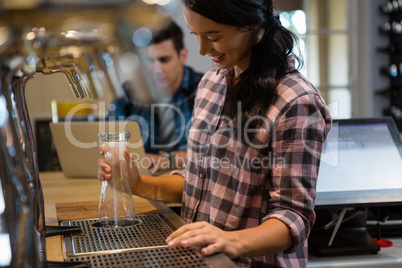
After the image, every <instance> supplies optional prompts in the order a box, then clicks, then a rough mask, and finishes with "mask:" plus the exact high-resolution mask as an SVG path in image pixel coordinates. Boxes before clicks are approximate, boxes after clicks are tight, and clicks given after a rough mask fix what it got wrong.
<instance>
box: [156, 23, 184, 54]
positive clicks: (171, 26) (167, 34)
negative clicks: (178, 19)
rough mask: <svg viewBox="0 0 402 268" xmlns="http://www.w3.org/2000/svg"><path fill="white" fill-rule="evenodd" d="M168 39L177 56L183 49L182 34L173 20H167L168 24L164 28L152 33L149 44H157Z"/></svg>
mask: <svg viewBox="0 0 402 268" xmlns="http://www.w3.org/2000/svg"><path fill="white" fill-rule="evenodd" d="M169 39H172V41H173V46H174V48H175V49H176V51H177V54H179V53H180V51H181V50H182V49H183V48H184V42H183V32H182V30H181V29H180V27H179V26H178V25H177V24H176V23H175V22H174V21H173V20H169V23H168V24H167V25H166V26H165V27H163V28H161V29H159V30H157V31H155V32H154V33H153V37H152V41H151V44H159V43H162V42H163V41H166V40H169Z"/></svg>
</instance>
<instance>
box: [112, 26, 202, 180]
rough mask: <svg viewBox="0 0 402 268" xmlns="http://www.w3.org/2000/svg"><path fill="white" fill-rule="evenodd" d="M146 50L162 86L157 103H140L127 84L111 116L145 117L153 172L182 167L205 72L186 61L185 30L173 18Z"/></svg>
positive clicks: (143, 122) (142, 124)
mask: <svg viewBox="0 0 402 268" xmlns="http://www.w3.org/2000/svg"><path fill="white" fill-rule="evenodd" d="M145 54H146V58H147V61H148V64H149V66H148V67H149V68H150V70H151V71H152V74H153V78H154V81H155V83H156V87H157V88H158V89H159V90H158V94H157V95H158V96H156V100H155V103H154V104H147V105H143V104H142V105H140V104H138V103H136V102H135V96H130V93H129V90H127V85H126V88H125V89H126V90H125V92H126V94H127V96H126V97H125V98H120V99H117V100H114V101H113V102H112V103H111V104H110V105H109V114H108V118H109V120H135V119H134V118H137V119H138V118H140V119H141V122H139V123H140V127H141V132H142V133H141V134H142V137H143V141H144V148H145V152H146V153H147V157H148V159H149V160H150V161H149V163H150V166H149V171H150V172H151V173H156V172H158V171H163V170H166V169H173V168H182V167H183V165H184V164H185V161H186V147H187V137H188V131H189V125H190V120H191V115H192V110H193V107H194V99H195V93H196V89H197V86H198V83H199V81H200V80H201V78H202V75H203V74H201V73H197V72H195V71H194V70H193V69H192V68H190V67H188V66H186V65H185V64H186V61H187V56H188V49H187V48H185V47H184V42H183V32H182V30H181V29H180V27H179V26H178V25H177V24H176V23H175V22H174V21H173V20H170V21H169V23H167V24H166V27H163V28H162V29H160V30H158V31H157V32H154V33H153V37H152V41H151V44H150V45H148V46H147V47H146V49H145Z"/></svg>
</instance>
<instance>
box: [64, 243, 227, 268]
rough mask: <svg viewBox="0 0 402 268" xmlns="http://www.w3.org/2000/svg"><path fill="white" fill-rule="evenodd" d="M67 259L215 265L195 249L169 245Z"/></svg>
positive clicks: (95, 263)
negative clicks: (173, 247) (170, 246)
mask: <svg viewBox="0 0 402 268" xmlns="http://www.w3.org/2000/svg"><path fill="white" fill-rule="evenodd" d="M67 261H80V262H87V263H88V264H89V265H90V266H91V267H150V268H155V267H174V268H188V267H194V268H195V267H201V268H202V267H213V266H212V265H211V263H210V262H209V261H208V259H207V258H206V257H204V256H203V255H201V254H200V253H199V252H197V251H196V250H194V249H190V248H176V249H169V248H167V247H161V248H150V249H139V250H130V251H124V252H120V253H113V254H98V255H86V256H80V257H74V258H68V260H67ZM218 267H226V266H218Z"/></svg>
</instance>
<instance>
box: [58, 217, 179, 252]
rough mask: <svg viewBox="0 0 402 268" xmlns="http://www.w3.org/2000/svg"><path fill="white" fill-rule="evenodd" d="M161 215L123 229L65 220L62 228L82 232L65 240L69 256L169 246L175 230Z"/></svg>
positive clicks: (139, 218)
mask: <svg viewBox="0 0 402 268" xmlns="http://www.w3.org/2000/svg"><path fill="white" fill-rule="evenodd" d="M163 218H164V217H163V215H161V214H142V215H136V220H137V221H138V223H137V224H135V225H132V226H128V227H120V228H99V227H94V226H93V224H94V223H96V222H97V221H98V219H86V220H76V221H63V222H61V225H62V226H79V227H80V228H81V230H82V233H78V234H70V235H68V236H65V237H64V242H65V248H66V255H67V257H71V256H77V255H83V254H93V253H94V252H96V253H99V252H105V251H114V250H121V249H138V248H149V247H158V246H165V247H166V242H165V239H166V237H168V236H169V235H170V234H171V233H172V232H173V230H172V229H171V228H170V227H169V226H168V223H167V222H165V221H164V220H163Z"/></svg>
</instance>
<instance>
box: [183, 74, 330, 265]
mask: <svg viewBox="0 0 402 268" xmlns="http://www.w3.org/2000/svg"><path fill="white" fill-rule="evenodd" d="M231 71H232V70H223V69H214V70H211V71H209V72H207V73H206V74H205V75H204V77H203V79H202V80H201V82H200V84H199V86H198V92H197V97H196V100H195V106H194V111H193V117H192V126H191V129H190V133H189V137H188V145H187V158H188V162H187V165H186V168H185V169H184V170H183V171H181V172H177V173H178V174H180V175H182V176H183V177H184V178H185V186H184V193H183V206H182V217H183V218H184V219H185V220H186V221H187V222H188V223H190V222H193V221H206V222H209V223H211V224H213V225H215V226H217V227H219V228H221V229H223V230H228V231H230V230H241V229H246V228H251V227H255V226H257V225H259V224H261V223H262V222H264V221H266V220H268V219H270V218H276V219H279V220H281V221H282V222H284V223H285V224H286V225H287V226H288V227H289V230H290V231H291V234H292V238H293V245H292V247H291V248H289V249H288V250H286V251H285V252H281V253H278V254H275V255H267V256H262V257H258V258H238V259H235V260H234V261H236V262H237V264H238V265H239V267H292V268H294V267H306V265H307V261H308V251H307V238H308V235H309V232H310V229H311V227H312V225H313V223H314V221H315V213H314V200H315V196H316V190H315V189H316V182H317V176H318V169H319V165H320V154H321V150H322V147H323V143H324V140H325V138H326V136H327V133H328V131H329V129H330V126H331V121H332V120H331V116H330V113H329V110H328V108H327V107H326V105H325V102H324V100H323V99H322V98H321V96H320V94H319V92H318V91H317V90H316V89H315V88H314V87H313V86H312V85H311V84H310V83H309V82H308V81H307V80H306V79H305V78H304V77H303V76H302V75H301V74H300V73H297V72H296V73H293V74H288V75H286V77H285V78H284V79H283V81H282V82H281V83H280V84H279V86H278V88H277V92H276V94H277V95H276V100H275V101H274V104H273V105H272V106H271V107H270V109H269V110H268V111H267V113H266V118H264V120H266V124H265V126H263V127H261V128H259V129H258V131H255V130H254V132H253V133H255V135H252V139H251V140H248V139H243V140H242V139H238V138H237V137H238V136H239V135H236V132H237V131H239V130H241V126H239V125H238V123H237V121H236V120H230V119H228V118H224V117H223V116H222V115H221V112H222V108H223V104H224V102H225V95H226V90H227V81H226V76H227V75H228V74H229V73H230V72H231ZM258 97H259V96H255V98H258Z"/></svg>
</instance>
